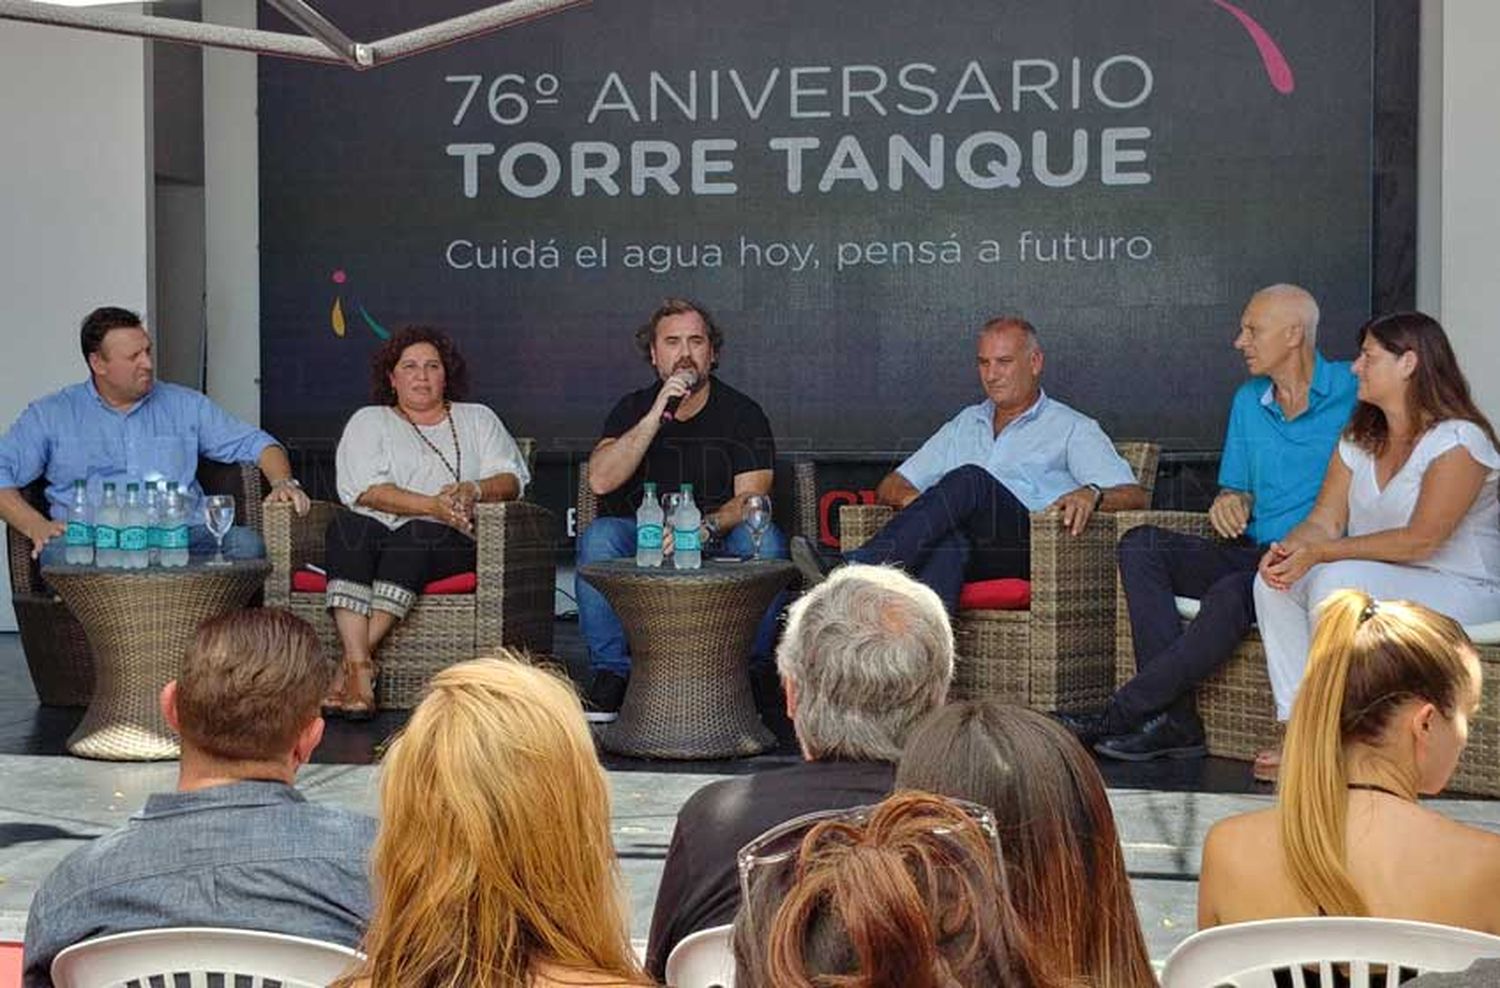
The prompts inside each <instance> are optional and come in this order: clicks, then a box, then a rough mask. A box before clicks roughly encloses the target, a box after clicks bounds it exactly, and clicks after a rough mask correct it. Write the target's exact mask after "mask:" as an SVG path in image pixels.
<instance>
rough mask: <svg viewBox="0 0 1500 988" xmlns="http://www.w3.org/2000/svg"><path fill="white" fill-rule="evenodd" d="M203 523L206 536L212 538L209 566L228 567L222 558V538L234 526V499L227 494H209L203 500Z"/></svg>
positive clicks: (227, 561)
mask: <svg viewBox="0 0 1500 988" xmlns="http://www.w3.org/2000/svg"><path fill="white" fill-rule="evenodd" d="M203 521H204V523H205V524H207V525H208V534H210V535H212V536H213V537H214V543H215V544H214V558H212V559H210V560H209V561H208V563H207V565H209V566H228V565H229V560H227V559H225V558H224V536H225V535H227V534H229V528H230V526H231V525H233V524H234V497H233V496H231V495H229V494H211V495H209V496H208V497H205V498H204V499H203Z"/></svg>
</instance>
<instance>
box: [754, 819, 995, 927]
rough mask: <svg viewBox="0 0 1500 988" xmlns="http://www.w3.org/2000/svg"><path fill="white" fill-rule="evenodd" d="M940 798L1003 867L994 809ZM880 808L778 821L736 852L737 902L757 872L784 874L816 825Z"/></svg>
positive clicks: (936, 829) (938, 830) (943, 828)
mask: <svg viewBox="0 0 1500 988" xmlns="http://www.w3.org/2000/svg"><path fill="white" fill-rule="evenodd" d="M942 801H943V802H944V803H947V804H949V805H951V806H954V807H956V808H958V809H960V810H962V811H963V812H964V815H965V816H967V817H968V818H969V819H970V820H971V821H972V822H973V823H975V824H976V825H977V826H978V827H979V830H980V832H981V833H982V834H984V837H985V840H987V841H988V842H989V844H990V847H991V848H992V849H993V851H994V852H995V861H996V862H997V863H999V864H1001V865H1002V866H1003V864H1004V859H1003V857H1002V856H1001V851H1000V825H999V824H998V823H997V822H996V820H995V814H994V812H993V811H992V810H990V808H989V807H987V806H981V805H980V804H978V803H972V802H969V801H968V800H965V799H953V798H951V797H946V796H945V797H942ZM879 808H880V806H879V804H875V805H869V806H853V807H849V808H847V809H840V810H819V811H818V812H816V813H806V814H803V815H802V816H799V817H794V818H793V819H791V820H788V821H786V822H785V823H779V824H777V825H776V826H774V827H772V828H771V829H770V830H767V831H766V832H765V833H763V834H761V835H760V836H759V837H757V838H755V839H754V840H752V841H751V842H750V843H748V844H746V845H745V846H744V847H742V848H740V850H739V853H738V854H737V855H735V863H736V865H737V866H738V871H739V883H740V901H741V902H749V901H750V884H751V881H752V879H753V878H754V876H755V875H756V874H757V873H758V872H763V871H765V870H767V869H771V870H774V871H776V872H779V873H784V872H785V869H786V868H787V866H789V865H792V864H794V863H795V862H796V860H797V856H798V854H799V853H800V852H801V850H802V844H803V842H804V841H805V840H806V839H807V835H808V834H810V833H811V832H812V831H813V829H814V828H815V827H817V826H818V825H819V824H821V823H841V824H847V825H849V826H851V827H864V826H865V825H866V824H868V823H869V822H870V818H871V817H873V816H874V815H875V812H876V811H877V810H878V809H879ZM930 832H931V833H932V834H934V835H936V836H938V837H950V836H952V835H953V834H954V833H955V830H954V828H953V827H950V826H947V825H945V824H944V825H935V826H933V827H932V828H931V830H930ZM1002 873H1003V872H1002Z"/></svg>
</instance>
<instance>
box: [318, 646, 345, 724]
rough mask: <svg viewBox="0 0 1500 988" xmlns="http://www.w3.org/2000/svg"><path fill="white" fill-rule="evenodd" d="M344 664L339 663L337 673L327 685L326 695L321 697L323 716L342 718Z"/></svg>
mask: <svg viewBox="0 0 1500 988" xmlns="http://www.w3.org/2000/svg"><path fill="white" fill-rule="evenodd" d="M346 678H347V677H346V676H345V675H344V663H343V661H342V660H341V661H340V662H339V668H338V671H337V672H335V673H334V674H333V682H331V683H329V684H328V695H327V696H325V697H323V716H324V717H342V716H343V715H344V681H345V679H346Z"/></svg>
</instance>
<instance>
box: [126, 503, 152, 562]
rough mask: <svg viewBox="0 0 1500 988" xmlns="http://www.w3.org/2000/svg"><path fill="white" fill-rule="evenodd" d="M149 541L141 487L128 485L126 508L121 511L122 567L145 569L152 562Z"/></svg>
mask: <svg viewBox="0 0 1500 988" xmlns="http://www.w3.org/2000/svg"><path fill="white" fill-rule="evenodd" d="M149 539H150V535H149V530H148V529H147V527H146V506H145V505H144V504H142V503H141V487H140V485H139V484H126V485H125V507H124V508H122V509H121V511H120V565H121V566H124V567H125V568H126V569H145V568H146V566H147V565H148V564H149V563H150V562H151V547H150V544H149Z"/></svg>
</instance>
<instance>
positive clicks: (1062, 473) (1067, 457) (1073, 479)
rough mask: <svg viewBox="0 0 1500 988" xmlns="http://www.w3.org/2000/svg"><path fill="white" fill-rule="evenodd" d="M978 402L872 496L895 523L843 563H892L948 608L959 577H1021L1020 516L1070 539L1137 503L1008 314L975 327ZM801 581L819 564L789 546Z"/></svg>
mask: <svg viewBox="0 0 1500 988" xmlns="http://www.w3.org/2000/svg"><path fill="white" fill-rule="evenodd" d="M978 352H979V355H978V365H979V382H980V384H982V385H983V386H984V391H985V394H986V396H987V397H986V398H985V400H984V401H981V402H979V403H978V404H977V405H970V406H969V407H968V408H965V409H964V410H963V411H961V412H959V413H958V414H957V415H956V416H954V417H953V418H952V419H951V420H950V421H949V422H948V423H947V424H946V425H944V426H943V427H942V428H941V429H939V430H938V431H937V433H936V434H935V435H933V436H932V438H930V439H928V440H927V441H926V442H925V443H923V444H922V447H921V448H920V449H918V450H917V451H916V452H915V453H913V454H912V455H911V456H910V457H909V458H907V460H906V462H905V463H902V464H901V466H899V467H897V468H896V469H895V470H894V471H893V472H891V473H890V474H888V475H886V477H885V479H884V480H882V481H881V482H880V484H879V486H878V487H877V488H876V490H875V496H876V499H877V500H878V501H879V502H880V503H881V504H887V505H890V506H891V507H893V508H896V509H897V514H896V517H895V518H893V519H892V520H891V521H890V522H889V523H888V524H886V526H885V527H884V528H882V529H881V530H880V531H879V532H876V533H875V535H874V536H873V537H872V538H871V539H870V541H869V542H867V543H865V545H863V546H861V547H860V548H859V549H857V550H855V551H854V552H851V553H849V554H848V555H847V556H846V557H845V559H846V560H847V561H849V562H860V563H887V562H889V563H896V564H898V565H900V566H901V567H903V568H904V569H906V570H907V572H909V573H911V574H912V575H913V576H915V577H917V578H918V579H919V580H921V581H922V582H923V583H925V584H927V585H928V586H930V587H932V588H933V589H934V590H936V591H937V593H938V596H939V597H941V598H942V599H943V603H944V604H945V605H946V606H947V608H948V611H949V613H953V612H954V611H956V610H957V608H958V597H959V592H960V590H961V589H962V588H963V584H964V583H965V581H973V580H987V579H996V578H1000V577H1019V578H1022V579H1029V578H1030V574H1031V554H1030V541H1031V512H1033V511H1042V510H1045V509H1047V508H1056V509H1058V511H1059V512H1060V513H1061V524H1062V525H1063V527H1065V528H1067V529H1068V531H1070V532H1072V533H1073V534H1074V535H1077V534H1078V533H1079V532H1082V531H1083V530H1084V528H1085V526H1087V525H1088V523H1089V518H1090V517H1092V516H1093V514H1094V512H1096V511H1123V510H1128V509H1131V508H1144V507H1145V506H1146V492H1145V490H1144V489H1143V488H1142V487H1141V486H1140V485H1138V484H1137V483H1136V482H1135V474H1134V473H1132V472H1131V469H1130V465H1129V464H1127V463H1126V462H1125V461H1124V460H1123V459H1121V458H1120V455H1119V453H1117V452H1116V451H1115V447H1114V444H1113V443H1111V442H1110V440H1109V437H1108V436H1106V435H1105V434H1104V430H1103V429H1101V428H1099V423H1097V422H1095V421H1094V420H1093V419H1091V418H1089V417H1088V416H1086V415H1083V414H1081V413H1079V412H1076V411H1074V410H1073V409H1071V408H1069V407H1068V406H1067V405H1064V404H1063V403H1062V402H1060V401H1056V400H1054V399H1052V398H1049V397H1048V396H1047V394H1046V393H1045V392H1044V391H1042V388H1041V377H1042V364H1043V361H1044V358H1043V354H1042V348H1041V345H1040V343H1039V342H1038V339H1037V333H1036V329H1035V328H1034V327H1033V326H1032V325H1031V324H1030V323H1029V322H1027V321H1026V320H1024V319H1021V318H1019V317H1016V316H1002V317H1000V318H996V319H991V320H990V321H989V322H987V323H985V325H984V327H983V328H982V329H981V330H980V331H979V341H978ZM792 558H793V559H794V560H796V561H797V564H798V567H799V568H800V569H801V570H802V571H803V575H804V576H806V577H808V578H809V579H811V580H817V579H819V578H820V576H821V573H822V572H823V571H825V570H826V564H824V563H823V561H822V560H821V559H820V558H819V557H818V556H817V554H816V551H815V550H814V549H813V547H812V545H811V543H809V542H808V541H807V540H805V539H802V540H794V541H793V552H792Z"/></svg>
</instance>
